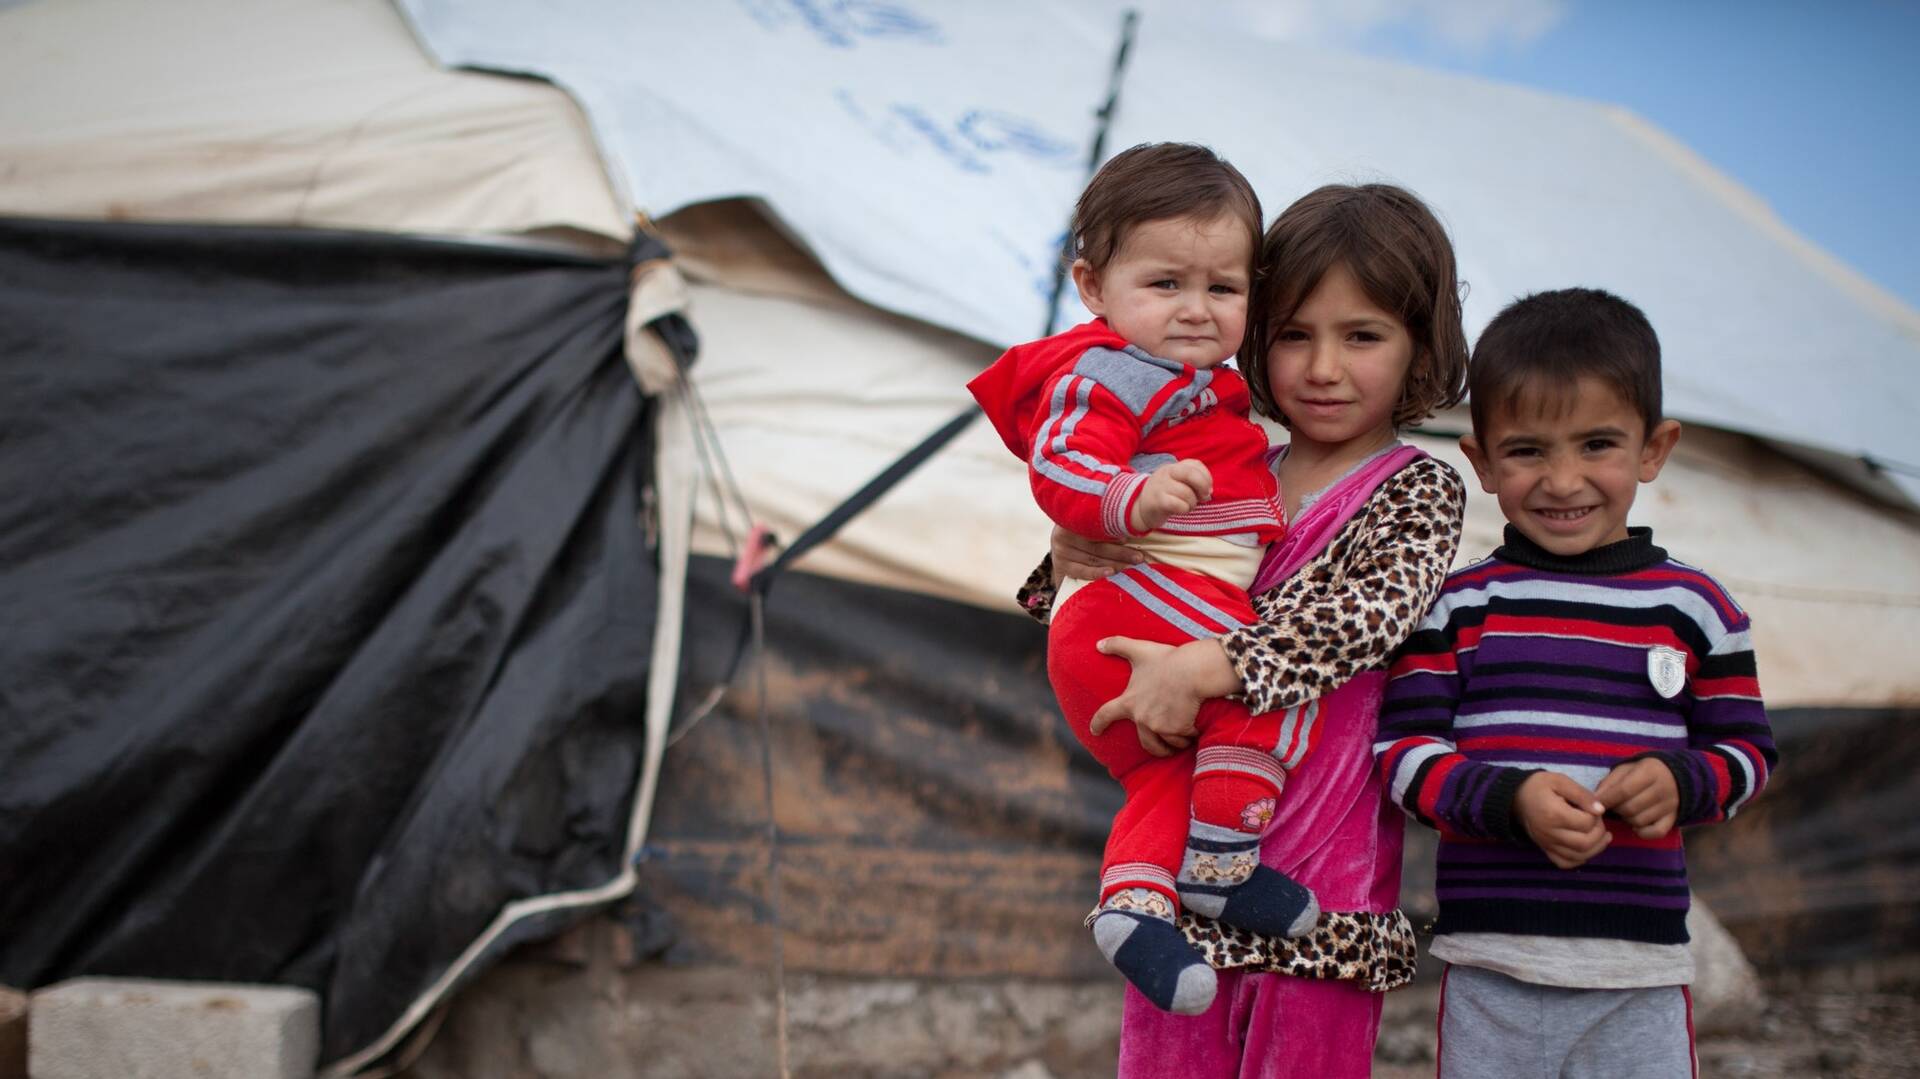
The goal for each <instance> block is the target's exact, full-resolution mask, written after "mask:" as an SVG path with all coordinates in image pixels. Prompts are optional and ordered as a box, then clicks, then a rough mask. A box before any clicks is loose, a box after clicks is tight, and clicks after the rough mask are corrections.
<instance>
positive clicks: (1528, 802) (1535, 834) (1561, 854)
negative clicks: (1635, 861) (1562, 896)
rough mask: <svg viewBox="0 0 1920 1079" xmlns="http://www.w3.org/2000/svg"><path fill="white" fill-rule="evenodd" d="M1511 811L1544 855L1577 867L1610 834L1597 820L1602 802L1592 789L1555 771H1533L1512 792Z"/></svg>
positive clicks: (1603, 808)
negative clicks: (1518, 788) (1544, 852)
mask: <svg viewBox="0 0 1920 1079" xmlns="http://www.w3.org/2000/svg"><path fill="white" fill-rule="evenodd" d="M1513 812H1514V815H1515V816H1517V817H1519V818H1520V826H1521V827H1522V828H1524V829H1526V832H1527V836H1528V837H1529V838H1531V839H1532V840H1533V841H1534V842H1535V843H1536V844H1538V845H1539V847H1540V849H1541V850H1543V851H1546V852H1547V858H1548V859H1549V860H1550V861H1552V862H1553V864H1554V865H1557V866H1559V867H1560V868H1561V869H1578V868H1579V867H1581V866H1583V865H1585V864H1586V863H1587V859H1589V858H1592V857H1593V856H1594V855H1596V854H1599V853H1600V852H1601V851H1603V850H1605V849H1607V842H1608V841H1609V840H1610V839H1612V836H1609V835H1608V834H1607V826H1606V824H1604V823H1603V822H1602V821H1601V819H1600V818H1601V814H1603V813H1605V812H1606V806H1605V805H1603V804H1601V802H1600V799H1599V797H1598V796H1597V795H1595V794H1594V793H1593V792H1592V791H1590V790H1588V789H1587V788H1585V787H1582V786H1581V785H1580V784H1578V783H1575V782H1574V781H1573V780H1572V779H1571V778H1570V777H1568V776H1564V775H1561V774H1560V773H1559V772H1535V773H1533V774H1532V775H1530V776H1528V777H1527V778H1526V781H1525V782H1523V783H1521V784H1520V790H1519V793H1517V794H1515V795H1514V796H1513Z"/></svg>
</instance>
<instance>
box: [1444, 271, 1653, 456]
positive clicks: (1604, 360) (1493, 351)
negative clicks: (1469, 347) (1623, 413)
mask: <svg viewBox="0 0 1920 1079" xmlns="http://www.w3.org/2000/svg"><path fill="white" fill-rule="evenodd" d="M1583 378H1591V379H1596V380H1598V381H1600V382H1601V383H1603V384H1605V385H1607V386H1609V387H1611V388H1612V389H1613V390H1614V392H1616V393H1618V394H1619V395H1620V399H1621V400H1623V401H1625V402H1626V403H1627V407H1629V408H1631V409H1633V410H1634V411H1635V412H1638V413H1639V414H1640V419H1641V420H1642V421H1643V422H1644V423H1645V424H1646V428H1645V430H1643V431H1642V432H1641V434H1642V435H1643V436H1644V435H1647V434H1651V433H1652V432H1653V429H1654V427H1655V426H1657V425H1658V424H1659V423H1660V338H1659V337H1658V336H1656V335H1655V334H1654V332H1653V324H1652V323H1650V322H1648V321H1647V316H1646V315H1645V314H1642V313H1641V311H1640V309H1639V308H1638V307H1635V306H1634V305H1633V304H1631V303H1628V302H1627V301H1626V300H1623V299H1621V298H1620V297H1618V296H1615V295H1614V294H1613V293H1611V292H1604V291H1602V290H1600V289H1597V288H1563V289H1556V290H1554V291H1552V292H1536V293H1534V294H1533V295H1531V296H1527V297H1524V298H1522V299H1518V300H1515V301H1514V302H1513V303H1511V304H1508V305H1507V307H1506V309H1505V310H1503V311H1501V312H1500V313H1499V314H1498V315H1495V316H1494V317H1493V321H1492V322H1489V323H1487V328H1486V329H1485V330H1484V331H1482V332H1481V334H1480V341H1479V343H1478V344H1476V345H1474V348H1473V366H1472V369H1471V372H1470V375H1469V383H1470V387H1471V390H1472V393H1471V395H1470V396H1469V397H1468V400H1467V409H1468V411H1469V412H1470V413H1471V414H1472V416H1473V433H1474V437H1476V438H1478V437H1481V436H1482V435H1483V434H1484V433H1485V431H1486V426H1487V420H1488V419H1489V417H1491V416H1492V415H1493V414H1494V413H1495V412H1496V411H1503V410H1508V409H1516V408H1521V407H1539V408H1548V409H1563V408H1566V407H1568V406H1570V405H1571V403H1572V398H1573V395H1574V394H1575V393H1576V392H1577V391H1578V389H1579V385H1580V380H1581V379H1583Z"/></svg>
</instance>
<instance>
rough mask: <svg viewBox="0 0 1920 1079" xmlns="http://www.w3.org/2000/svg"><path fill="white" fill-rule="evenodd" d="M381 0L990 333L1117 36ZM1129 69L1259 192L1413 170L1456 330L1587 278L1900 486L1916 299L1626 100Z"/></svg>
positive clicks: (904, 296) (1691, 397) (1155, 53)
mask: <svg viewBox="0 0 1920 1079" xmlns="http://www.w3.org/2000/svg"><path fill="white" fill-rule="evenodd" d="M401 6H402V7H403V8H405V9H406V10H407V12H408V13H409V16H410V17H411V19H412V20H413V22H414V24H415V26H416V28H417V29H418V30H419V32H420V34H421V37H422V39H423V41H424V42H425V43H426V45H427V47H428V48H430V49H431V50H433V52H434V53H435V54H436V55H437V56H438V57H439V58H440V59H441V60H442V61H443V62H445V63H448V64H466V65H474V66H480V67H489V68H495V69H501V70H510V71H523V72H530V73H534V74H539V75H542V76H545V77H548V78H550V79H552V80H554V81H555V82H557V83H559V84H560V85H562V86H565V87H567V88H568V89H570V90H571V91H573V92H574V93H575V95H576V96H577V97H578V98H579V99H580V100H581V102H582V103H583V105H584V106H585V107H586V109H587V112H588V115H589V117H590V118H591V121H592V124H593V126H594V129H595V131H596V132H598V134H599V136H600V140H601V143H602V145H603V146H605V147H606V148H607V150H608V153H609V156H610V157H611V158H612V159H613V160H614V161H615V162H617V163H618V165H619V167H620V168H621V169H622V170H623V172H624V174H625V175H626V176H627V177H629V180H630V192H629V193H630V194H631V196H632V197H633V199H634V200H635V202H636V204H637V205H639V206H640V207H641V208H643V209H645V210H646V211H647V212H648V213H650V214H652V215H654V216H656V217H658V216H663V215H665V214H668V213H671V212H672V211H674V210H677V209H679V208H681V207H683V206H686V205H689V204H692V203H696V202H700V201H704V200H710V199H717V198H727V197H733V196H738V195H752V196H758V197H760V198H763V199H765V200H766V201H767V202H768V203H769V204H770V205H771V206H772V208H773V209H774V211H775V213H776V214H777V215H778V217H779V219H780V220H781V221H782V222H784V223H785V224H786V225H787V226H788V227H790V228H791V229H792V230H793V231H794V232H795V233H797V234H798V235H799V237H800V238H801V240H802V241H803V243H805V244H806V245H807V246H808V248H809V249H810V250H812V251H814V252H815V253H817V254H818V255H819V256H820V258H821V261H822V262H823V263H825V265H826V267H827V269H828V270H829V271H830V272H831V273H832V274H833V275H834V276H835V278H836V279H837V280H839V281H840V282H841V283H842V284H843V285H844V286H845V287H846V288H847V290H848V291H850V292H852V293H853V294H854V295H856V296H859V297H860V298H861V299H864V300H867V301H868V302H871V303H874V304H876V305H878V306H880V307H883V308H886V309H888V310H892V311H897V312H900V313H902V314H906V315H909V316H912V317H914V318H917V319H921V320H924V321H928V322H932V323H933V324H935V325H940V326H945V327H947V328H950V329H955V330H958V331H960V332H961V333H964V334H967V335H969V336H972V337H976V338H979V339H980V340H983V341H986V342H988V343H990V344H994V345H1000V346H1003V347H1004V346H1005V345H1008V344H1011V343H1013V342H1014V341H1017V340H1022V339H1025V338H1027V337H1030V336H1032V335H1033V334H1034V333H1035V329H1034V328H1035V327H1038V326H1039V325H1041V324H1043V322H1044V315H1045V297H1046V295H1047V288H1046V281H1047V280H1048V278H1049V266H1050V261H1051V253H1052V252H1053V251H1055V250H1057V249H1058V235H1059V232H1060V230H1061V228H1062V227H1063V224H1064V219H1065V216H1066V208H1067V207H1068V206H1069V205H1070V200H1071V197H1072V195H1073V193H1074V190H1075V188H1076V187H1077V182H1078V178H1079V175H1080V174H1079V172H1078V171H1077V170H1076V169H1075V167H1074V166H1075V163H1076V160H1077V158H1078V157H1079V156H1080V155H1078V154H1075V153H1073V152H1072V151H1071V150H1070V149H1068V148H1070V147H1076V146H1081V145H1084V144H1085V143H1086V141H1087V138H1088V135H1089V133H1090V132H1091V130H1092V126H1093V122H1092V116H1091V115H1090V113H1091V111H1092V110H1093V109H1095V108H1097V107H1098V106H1099V104H1100V103H1101V102H1102V101H1103V100H1104V98H1105V90H1106V86H1107V76H1108V71H1109V69H1110V67H1111V62H1112V57H1113V55H1114V53H1115V49H1116V45H1117V42H1118V39H1119V28H1118V26H1117V25H1109V24H1103V23H1102V22H1100V21H1098V20H1092V19H1090V18H1088V17H1086V16H1085V14H1084V11H1083V10H1082V9H1077V8H1074V7H1072V6H1070V5H1061V6H1058V7H1038V8H1036V7H1035V6H1034V5H1030V4H1015V3H1004V2H1003V3H995V4H988V5H970V6H969V7H968V8H967V9H966V10H965V12H964V14H963V13H959V12H956V11H946V10H939V11H936V10H930V9H929V10H922V9H918V8H909V7H908V6H905V5H899V6H890V5H874V6H867V5H862V6H861V8H860V9H859V10H855V9H853V8H834V9H819V10H815V9H814V8H813V7H811V6H808V7H805V8H793V9H785V8H777V7H776V6H774V5H752V4H750V5H709V6H692V7H681V8H678V9H675V10H673V11H671V12H665V11H655V10H642V9H637V8H632V7H629V6H626V5H620V4H612V3H598V2H594V0H572V2H568V3H561V4H551V5H543V6H542V8H541V9H539V11H538V12H534V11H532V10H529V9H527V8H525V7H523V6H521V5H516V4H512V3H506V2H490V3H488V2H483V3H464V2H463V3H453V2H451V0H401ZM589 43H590V44H589ZM636 50H639V51H642V52H644V58H641V57H640V56H638V55H636ZM1122 85H1123V92H1122V98H1121V107H1120V109H1119V112H1118V115H1117V116H1116V117H1115V120H1114V125H1113V131H1112V134H1111V136H1110V141H1109V147H1110V148H1119V147H1124V146H1128V145H1131V144H1133V143H1135V142H1141V141H1148V140H1155V139H1186V140H1192V141H1198V142H1205V143H1208V144H1211V145H1213V146H1215V147H1216V148H1217V149H1219V150H1221V151H1222V152H1224V153H1225V154H1226V155H1227V156H1228V157H1229V158H1230V159H1232V160H1233V161H1235V162H1236V163H1237V164H1239V165H1240V166H1241V167H1242V168H1243V169H1244V170H1245V171H1246V172H1247V173H1248V175H1249V176H1251V177H1253V178H1254V180H1255V182H1256V184H1257V185H1259V188H1260V191H1261V194H1262V196H1263V199H1264V200H1265V201H1266V202H1267V203H1268V207H1269V211H1270V212H1277V211H1278V209H1279V208H1280V207H1282V206H1284V205H1285V204H1286V203H1287V202H1288V201H1290V200H1291V199H1292V198H1294V197H1295V196H1297V195H1299V194H1301V193H1303V192H1305V191H1306V190H1307V189H1308V188H1310V187H1312V186H1315V185H1317V184H1320V183H1325V182H1328V181H1331V180H1350V179H1374V178H1380V177H1384V178H1388V179H1392V180H1396V181H1399V182H1403V183H1406V184H1407V185H1409V186H1411V187H1413V188H1414V189H1416V190H1418V191H1419V192H1421V193H1422V194H1424V195H1425V196H1426V197H1427V198H1429V199H1430V200H1431V201H1432V202H1433V203H1434V204H1435V205H1437V206H1438V207H1440V208H1441V210H1442V211H1443V213H1444V214H1445V216H1446V217H1447V219H1448V221H1449V222H1450V224H1451V225H1452V227H1453V229H1454V231H1455V233H1456V234H1457V236H1458V238H1459V247H1460V254H1461V262H1462V276H1463V277H1464V279H1465V280H1466V281H1467V282H1468V283H1469V286H1470V288H1471V292H1470V294H1469V296H1468V298H1467V315H1468V322H1469V330H1470V331H1473V330H1477V329H1478V327H1479V326H1480V325H1483V324H1484V323H1485V321H1486V320H1487V319H1488V318H1490V317H1491V316H1492V314H1493V313H1494V311H1496V310H1498V309H1499V308H1500V307H1501V306H1504V305H1505V303H1506V302H1507V301H1508V300H1510V299H1512V298H1513V297H1515V296H1517V295H1520V294H1524V293H1526V292H1530V291H1535V290H1539V289H1544V288H1556V287H1563V286H1567V285H1573V284H1597V285H1602V286H1604V287H1607V288H1610V289H1612V290H1614V291H1617V292H1620V293H1622V294H1624V295H1626V296H1627V297H1629V298H1631V299H1634V300H1636V301H1637V302H1639V303H1641V304H1642V305H1643V306H1644V307H1645V308H1646V309H1647V311H1648V314H1649V315H1650V316H1651V317H1652V319H1653V321H1654V324H1655V326H1656V327H1658V328H1659V330H1660V332H1661V335H1662V339H1663V341H1664V342H1665V344H1666V352H1667V356H1668V367H1667V403H1668V406H1669V409H1670V411H1671V412H1672V413H1673V414H1674V415H1676V416H1678V417H1680V418H1682V419H1685V420H1694V421H1699V422H1704V423H1709V424H1713V425H1715V426H1719V427H1723V428H1726V429H1728V430H1736V431H1744V432H1747V433H1749V434H1753V435H1756V436H1758V437H1762V438H1766V439H1769V440H1775V441H1779V442H1785V443H1792V444H1795V445H1798V446H1803V447H1807V448H1809V449H1810V450H1813V451H1817V452H1820V453H1823V454H1828V455H1839V456H1840V457H1841V458H1854V459H1856V460H1857V459H1866V460H1869V461H1873V462H1878V463H1880V464H1883V465H1885V466H1886V467H1887V468H1888V469H1890V470H1893V475H1894V476H1895V477H1904V479H1901V480H1897V482H1910V483H1911V484H1913V485H1920V429H1916V428H1915V426H1914V425H1913V424H1912V422H1911V417H1912V416H1913V415H1914V413H1915V411H1916V409H1920V379H1915V378H1914V377H1913V376H1912V374H1911V372H1912V371H1914V370H1915V369H1916V363H1920V316H1917V315H1916V314H1915V313H1914V312H1912V311H1911V310H1908V309H1907V308H1906V307H1905V306H1904V305H1902V304H1901V303H1900V302H1899V301H1897V300H1895V299H1893V298H1892V297H1890V296H1888V295H1887V294H1885V293H1884V292H1882V291H1881V290H1879V289H1877V288H1875V287H1873V286H1872V285H1870V284H1869V283H1867V282H1866V281H1865V280H1863V279H1862V278H1860V277H1859V276H1858V275H1857V274H1854V273H1853V272H1852V271H1850V270H1848V269H1847V268H1846V267H1845V266H1843V265H1841V264H1840V263H1838V262H1837V261H1835V260H1834V259H1832V258H1831V257H1829V256H1826V255H1825V254H1823V253H1821V252H1820V251H1819V250H1818V249H1816V248H1814V247H1813V246H1812V245H1810V244H1808V243H1807V242H1805V241H1804V240H1801V239H1800V238H1798V237H1796V236H1795V235H1793V234H1792V233H1791V232H1790V231H1789V230H1788V229H1787V228H1786V227H1785V226H1784V225H1782V224H1781V223H1780V222H1779V221H1778V220H1777V219H1776V218H1775V217H1774V216H1773V215H1772V214H1771V213H1770V212H1769V211H1768V210H1767V209H1766V208H1765V207H1764V206H1763V205H1761V204H1760V203H1759V201H1758V200H1756V199H1755V198H1754V197H1752V196H1751V195H1749V194H1747V193H1746V192H1744V191H1742V190H1741V189H1740V188H1739V187H1738V185H1736V184H1734V183H1733V182H1732V181H1730V180H1728V179H1727V178H1725V177H1724V176H1721V175H1719V174H1718V173H1716V172H1715V171H1714V170H1713V169H1712V168H1711V167H1710V166H1708V165H1707V164H1706V163H1705V162H1704V161H1702V160H1700V159H1699V158H1698V157H1696V156H1695V155H1693V154H1692V153H1690V152H1689V151H1687V150H1686V149H1685V148H1684V147H1683V146H1680V145H1679V144H1677V143H1676V142H1674V141H1673V140H1672V139H1670V138H1668V137H1666V136H1665V135H1663V134H1661V133H1660V132H1658V131H1657V130H1655V129H1653V128H1652V127H1651V126H1650V125H1648V124H1646V123H1644V122H1642V121H1640V120H1639V119H1637V118H1635V117H1634V116H1632V115H1631V114H1628V113H1626V112H1624V111H1623V110H1620V109H1617V108H1612V107H1609V106H1604V105H1598V104H1593V103H1589V102H1583V101H1577V100H1572V99H1568V98H1562V97H1557V96H1553V95H1549V94H1543V93H1538V92H1533V91H1528V90H1523V89H1519V88H1516V87H1510V86H1501V85H1495V84H1492V83H1487V82H1484V81H1480V80H1476V79H1471V78H1464V77H1458V76H1452V75H1443V74H1437V73H1433V72H1428V71H1421V70H1416V69H1412V68H1407V67H1404V66H1400V65H1395V64H1390V63H1383V62H1379V61H1373V60H1366V59H1362V58H1357V57H1351V56H1341V55H1334V54H1329V53H1326V52H1324V51H1321V50H1316V49H1314V48H1312V47H1309V46H1296V47H1292V48H1284V49H1283V48H1279V47H1276V46H1275V45H1274V44H1273V43H1271V42H1257V41H1223V40H1220V39H1219V36H1218V35H1217V34H1214V35H1211V36H1208V37H1205V38H1201V37H1198V36H1195V35H1193V34H1192V33H1191V32H1190V31H1187V30H1185V29H1184V28H1183V27H1181V26H1180V25H1178V24H1177V23H1175V22H1172V21H1168V22H1166V23H1165V24H1163V23H1161V22H1158V21H1155V20H1154V19H1152V18H1151V17H1149V18H1148V19H1147V20H1145V21H1144V22H1143V23H1142V25H1141V27H1140V30H1139V36H1138V39H1137V41H1136V42H1135V46H1134V49H1133V52H1132V56H1131V58H1130V61H1129V63H1128V66H1127V69H1126V73H1125V78H1124V81H1123V84H1122ZM1815 373H1817V374H1815ZM1855 471H1856V473H1857V472H1859V469H1858V467H1856V468H1855ZM1874 478H1875V473H1874V472H1873V469H1872V468H1871V467H1869V468H1868V469H1867V470H1866V472H1865V473H1864V475H1863V482H1872V481H1873V480H1874ZM1913 490H1920V486H1910V487H1909V492H1910V493H1911V492H1912V491H1913Z"/></svg>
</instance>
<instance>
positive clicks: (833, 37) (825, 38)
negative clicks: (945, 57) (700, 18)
mask: <svg viewBox="0 0 1920 1079" xmlns="http://www.w3.org/2000/svg"><path fill="white" fill-rule="evenodd" d="M740 6H741V7H742V8H744V9H746V12H747V14H748V15H751V16H752V17H753V19H754V21H755V22H758V23H759V24H760V25H762V26H764V27H766V28H767V29H769V30H785V29H787V28H788V27H790V26H794V25H799V26H803V27H805V28H806V29H807V30H809V31H811V32H812V33H813V36H814V37H817V38H819V39H820V40H821V41H822V42H824V43H825V44H827V45H830V46H832V47H834V48H836V49H851V48H853V47H854V46H855V45H858V44H859V39H860V38H889V39H892V40H896V41H913V42H918V43H920V44H923V45H942V44H945V43H946V39H945V37H944V36H943V35H942V34H941V33H940V24H939V23H936V22H934V21H933V20H932V19H930V18H927V17H926V16H924V15H921V14H919V13H918V12H916V11H914V10H913V9H911V8H909V7H906V6H904V5H901V4H884V3H877V2H875V0H835V2H833V3H820V2H819V0H784V2H782V0H740Z"/></svg>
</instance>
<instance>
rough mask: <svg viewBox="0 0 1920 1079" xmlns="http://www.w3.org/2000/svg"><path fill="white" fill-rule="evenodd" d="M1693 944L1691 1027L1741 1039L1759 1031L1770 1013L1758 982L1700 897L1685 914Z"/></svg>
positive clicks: (1747, 963)
mask: <svg viewBox="0 0 1920 1079" xmlns="http://www.w3.org/2000/svg"><path fill="white" fill-rule="evenodd" d="M1687 934H1688V935H1689V936H1691V937H1692V938H1693V943H1692V945H1691V947H1692V950H1693V968H1694V973H1693V1024H1694V1029H1695V1030H1696V1031H1697V1032H1699V1033H1701V1034H1713V1033H1742V1032H1749V1031H1753V1030H1756V1029H1758V1027H1759V1026H1760V1024H1761V1021H1762V1018H1763V1016H1764V1013H1765V1011H1766V1006H1767V998H1766V994H1765V993H1763V992H1762V991H1761V989H1760V977H1759V975H1758V974H1756V973H1754V969H1753V964H1751V963H1749V962H1747V957H1746V953H1744V952H1742V951H1741V950H1740V942H1739V941H1737V940H1734V939H1733V934H1731V933H1729V932H1727V930H1726V927H1725V926H1723V925H1721V924H1720V920H1719V919H1718V918H1715V917H1714V916H1713V911H1712V910H1710V909H1709V908H1708V907H1707V904H1706V903H1705V902H1703V901H1702V900H1701V899H1700V897H1699V896H1697V895H1696V896H1694V897H1693V906H1692V908H1691V909H1690V910H1688V911H1687Z"/></svg>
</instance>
